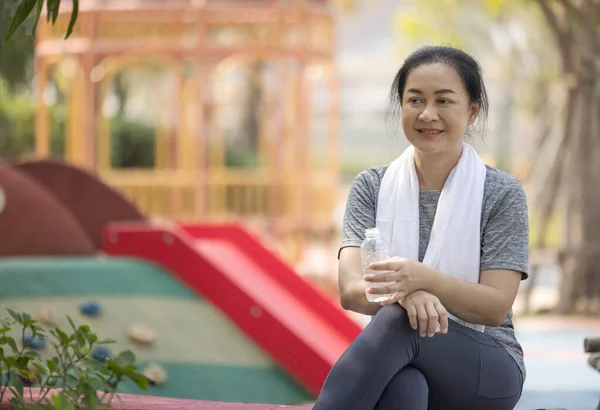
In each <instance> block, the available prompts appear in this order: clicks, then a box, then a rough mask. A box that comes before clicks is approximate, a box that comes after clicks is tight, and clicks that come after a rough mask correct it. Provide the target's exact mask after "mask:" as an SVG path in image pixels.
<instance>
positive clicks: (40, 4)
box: [31, 0, 44, 36]
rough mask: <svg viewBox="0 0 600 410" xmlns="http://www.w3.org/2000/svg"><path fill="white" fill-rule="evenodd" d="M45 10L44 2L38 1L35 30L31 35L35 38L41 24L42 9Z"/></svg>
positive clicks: (42, 0) (34, 23) (34, 21)
mask: <svg viewBox="0 0 600 410" xmlns="http://www.w3.org/2000/svg"><path fill="white" fill-rule="evenodd" d="M43 8H44V0H37V8H36V10H35V18H34V20H33V28H32V30H31V35H32V36H35V34H36V33H37V27H38V24H39V22H40V16H41V15H42V9H43Z"/></svg>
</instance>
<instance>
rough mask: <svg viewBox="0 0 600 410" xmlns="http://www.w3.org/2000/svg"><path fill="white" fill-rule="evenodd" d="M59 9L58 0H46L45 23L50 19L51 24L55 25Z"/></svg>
mask: <svg viewBox="0 0 600 410" xmlns="http://www.w3.org/2000/svg"><path fill="white" fill-rule="evenodd" d="M59 8H60V0H46V11H47V13H48V16H47V21H50V19H52V24H54V23H56V19H57V18H58V10H59Z"/></svg>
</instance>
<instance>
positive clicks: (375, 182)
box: [352, 163, 390, 192]
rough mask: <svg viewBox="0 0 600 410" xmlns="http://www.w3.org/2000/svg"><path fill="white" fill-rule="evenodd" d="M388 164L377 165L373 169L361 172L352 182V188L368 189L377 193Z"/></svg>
mask: <svg viewBox="0 0 600 410" xmlns="http://www.w3.org/2000/svg"><path fill="white" fill-rule="evenodd" d="M389 165H390V164H389V163H388V164H384V165H377V166H374V167H370V168H366V169H364V170H363V171H361V172H360V173H359V174H358V175H357V176H356V177H354V181H352V187H353V188H354V189H359V190H365V189H368V190H370V191H372V192H378V191H379V187H380V185H381V180H382V179H383V176H384V175H385V172H386V171H387V169H388V167H389Z"/></svg>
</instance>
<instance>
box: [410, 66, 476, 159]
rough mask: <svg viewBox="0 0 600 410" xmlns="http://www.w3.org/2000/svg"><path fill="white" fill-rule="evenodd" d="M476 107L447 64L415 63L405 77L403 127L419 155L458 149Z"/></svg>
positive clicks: (438, 153) (455, 73) (437, 153)
mask: <svg viewBox="0 0 600 410" xmlns="http://www.w3.org/2000/svg"><path fill="white" fill-rule="evenodd" d="M478 110H479V106H478V105H477V104H471V103H470V98H469V94H468V93H467V90H466V89H465V86H464V85H463V82H462V81H461V78H460V76H459V75H458V73H457V72H456V70H455V69H454V68H452V67H450V66H448V65H447V64H444V63H433V64H426V65H421V66H418V67H416V68H414V69H413V70H412V71H411V72H410V73H409V75H408V78H407V79H406V86H405V87H404V94H403V95H402V129H403V130H404V135H405V136H406V138H407V139H408V141H409V142H410V143H411V144H412V145H413V146H414V147H415V150H416V151H418V152H419V153H420V154H422V155H440V154H442V155H443V154H453V153H456V152H460V147H461V144H462V139H463V136H464V134H465V132H466V131H467V128H468V126H469V125H471V124H473V122H475V119H476V118H477V112H478Z"/></svg>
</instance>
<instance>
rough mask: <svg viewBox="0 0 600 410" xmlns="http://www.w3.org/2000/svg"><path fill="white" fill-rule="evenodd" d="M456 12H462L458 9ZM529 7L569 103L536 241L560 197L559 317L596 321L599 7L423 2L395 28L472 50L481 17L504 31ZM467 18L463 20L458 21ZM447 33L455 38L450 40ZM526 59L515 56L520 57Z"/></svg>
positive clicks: (588, 2) (585, 3) (544, 1)
mask: <svg viewBox="0 0 600 410" xmlns="http://www.w3.org/2000/svg"><path fill="white" fill-rule="evenodd" d="M461 5H462V6H464V7H462V8H461V7H458V6H461ZM532 6H535V7H536V8H537V11H538V14H539V15H540V16H541V17H542V18H543V22H544V24H545V26H546V29H547V30H548V31H549V33H551V35H552V36H553V37H554V40H555V43H556V46H557V47H556V50H557V51H558V53H557V54H558V56H559V59H560V64H559V66H560V72H559V74H560V78H561V80H562V84H563V86H564V88H565V91H566V92H565V94H566V96H567V97H566V99H565V102H564V108H565V109H564V116H563V119H562V122H563V132H562V139H561V142H560V147H559V149H558V150H557V151H556V157H555V159H554V161H553V163H552V166H551V171H550V172H549V173H548V175H547V178H546V181H545V184H544V187H545V189H544V191H543V192H542V195H541V196H540V198H538V199H537V200H536V201H535V203H536V210H535V211H536V212H538V213H539V215H538V216H539V224H538V229H537V230H536V231H535V232H533V234H534V235H535V236H537V242H538V244H541V245H542V246H543V245H544V239H545V237H546V233H547V228H548V224H549V221H550V217H551V216H552V214H553V213H554V211H555V208H556V207H557V204H558V198H561V197H563V196H564V198H565V199H566V207H565V219H566V229H565V232H564V236H563V240H564V244H563V249H562V250H561V252H560V253H559V258H558V259H559V264H560V267H561V271H562V276H561V281H562V283H561V286H560V301H559V306H558V311H559V312H560V313H574V312H579V313H590V314H597V313H599V312H600V272H597V271H596V266H599V262H600V207H598V205H597V203H598V200H599V199H600V197H599V195H598V194H597V189H596V188H597V187H598V186H599V185H600V121H599V118H600V92H599V91H598V90H599V89H600V2H599V1H598V0H535V1H523V2H520V3H516V2H509V1H507V0H485V1H483V2H482V1H474V0H444V1H432V0H421V1H419V2H418V3H416V4H415V7H417V9H412V10H411V9H408V10H402V11H401V12H400V17H399V19H398V24H399V26H400V28H401V29H402V30H403V34H404V35H405V36H406V35H407V34H409V35H410V33H411V32H412V33H420V34H422V33H428V34H429V38H428V40H429V41H434V42H438V43H439V42H448V41H449V40H450V41H451V42H452V43H453V44H455V45H459V46H461V47H464V48H470V47H473V46H474V45H475V43H479V44H481V42H482V41H486V39H489V19H488V20H487V21H485V20H482V19H481V16H482V15H486V16H488V17H493V21H494V22H501V23H502V22H506V21H507V17H510V18H515V17H518V18H523V15H522V14H521V15H520V16H518V15H515V13H517V12H518V10H519V9H521V10H524V9H527V8H531V7H532ZM424 8H429V10H427V11H426V10H424ZM465 10H467V11H466V12H467V13H468V15H466V16H465V15H464V14H463V15H459V14H460V13H461V12H462V13H465ZM423 14H426V15H428V16H429V17H430V18H431V16H440V17H441V18H439V19H438V20H437V21H435V22H434V23H433V24H431V25H429V26H427V27H424V26H423V25H424V24H426V23H427V21H426V20H425V19H422V18H419V17H418V16H420V15H423ZM528 14H529V13H528ZM413 17H416V18H413ZM434 18H435V17H434ZM457 19H459V20H458V21H459V23H458V24H459V25H461V27H464V26H463V23H465V24H467V25H468V27H469V30H470V33H472V35H471V36H470V37H468V38H465V37H460V36H456V35H455V33H456V30H455V29H454V28H455V27H456V21H457ZM461 19H462V20H461ZM428 20H429V19H428ZM432 27H434V29H432ZM448 33H452V37H449V36H448ZM473 34H474V35H473ZM481 34H483V35H481ZM496 51H497V50H496ZM523 52H524V53H531V52H532V51H531V50H523ZM523 52H522V53H520V54H521V55H522V56H523ZM517 57H518V55H517ZM515 61H519V58H515V59H513V60H510V61H509V62H508V65H507V67H509V69H511V70H514V69H515V68H517V69H518V68H519V67H518V66H517V67H515V66H514V62H515ZM521 67H522V66H521ZM543 89H544V87H540V88H539V90H543ZM532 94H533V95H535V94H538V95H539V94H540V93H539V92H538V93H532ZM543 105H544V104H543V101H542V106H543ZM547 112H550V114H551V113H552V111H547ZM548 118H550V117H549V116H548ZM545 121H546V122H547V125H546V126H544V127H541V129H542V133H541V135H540V136H539V138H538V146H537V149H536V151H537V152H538V153H539V152H542V151H543V148H544V146H545V145H547V144H548V138H547V134H548V130H549V129H550V128H551V125H550V124H551V122H550V121H549V119H546V120H545ZM559 194H562V195H559ZM534 277H535V276H534ZM534 277H533V278H532V280H533V279H534Z"/></svg>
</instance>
